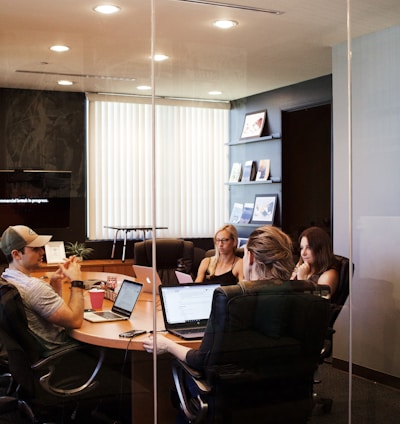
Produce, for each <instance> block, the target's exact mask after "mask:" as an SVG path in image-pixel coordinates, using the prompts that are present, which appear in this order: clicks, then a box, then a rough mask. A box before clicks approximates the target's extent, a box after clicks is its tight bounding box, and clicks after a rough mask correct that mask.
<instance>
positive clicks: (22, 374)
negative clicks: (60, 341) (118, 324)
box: [0, 282, 104, 423]
mask: <svg viewBox="0 0 400 424" xmlns="http://www.w3.org/2000/svg"><path fill="white" fill-rule="evenodd" d="M0 340H1V343H2V344H3V346H4V347H5V349H6V352H7V356H8V366H9V370H10V373H11V376H12V380H13V383H14V385H15V386H14V387H15V393H14V394H13V395H14V397H15V398H17V399H18V400H19V406H21V405H22V406H23V409H24V412H25V415H28V416H29V419H30V420H31V422H35V423H38V422H43V421H44V420H46V419H48V418H49V417H50V418H51V419H54V417H57V418H58V420H56V421H57V422H60V417H61V416H63V414H64V413H67V412H68V413H69V415H70V417H72V418H73V417H74V416H75V414H76V413H77V404H78V403H79V401H81V400H82V399H83V398H84V396H85V395H87V394H88V393H89V392H91V391H92V390H93V389H94V388H95V387H96V386H97V383H98V382H97V380H96V376H97V374H98V372H99V370H100V368H101V365H102V362H103V358H104V350H103V349H96V350H91V349H90V352H89V349H88V347H87V346H85V345H83V344H78V343H77V344H71V345H70V346H66V347H61V348H59V349H56V350H54V351H51V352H45V351H44V350H43V348H41V345H40V344H39V343H38V341H37V339H36V338H35V336H34V334H33V333H32V332H31V331H30V330H29V328H28V322H27V318H26V314H25V310H24V306H23V303H22V299H21V296H20V294H19V292H18V290H17V289H16V288H15V286H13V285H12V284H9V283H4V282H2V283H1V284H0ZM88 365H89V366H92V368H87V366H88ZM1 404H2V402H1V400H0V405H1ZM3 404H7V400H6V399H3ZM60 411H61V412H60ZM56 421H53V422H56ZM62 422H64V421H62Z"/></svg>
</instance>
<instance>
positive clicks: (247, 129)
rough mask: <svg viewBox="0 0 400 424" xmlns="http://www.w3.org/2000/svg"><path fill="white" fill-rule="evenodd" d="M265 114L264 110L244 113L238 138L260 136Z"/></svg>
mask: <svg viewBox="0 0 400 424" xmlns="http://www.w3.org/2000/svg"><path fill="white" fill-rule="evenodd" d="M266 116H267V111H266V110H262V111H259V112H253V113H248V114H246V117H245V118H244V124H243V131H242V135H241V137H240V139H241V140H243V139H244V138H250V137H260V136H261V134H262V132H263V129H264V125H265V118H266Z"/></svg>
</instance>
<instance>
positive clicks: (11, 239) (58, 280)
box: [0, 225, 84, 350]
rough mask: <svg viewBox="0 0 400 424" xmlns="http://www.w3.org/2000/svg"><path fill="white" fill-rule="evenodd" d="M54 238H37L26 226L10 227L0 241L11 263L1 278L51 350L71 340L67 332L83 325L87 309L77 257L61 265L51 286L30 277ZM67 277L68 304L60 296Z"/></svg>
mask: <svg viewBox="0 0 400 424" xmlns="http://www.w3.org/2000/svg"><path fill="white" fill-rule="evenodd" d="M51 238H52V236H48V235H38V234H37V233H36V232H35V231H33V230H32V229H31V228H29V227H26V226H25V225H15V226H10V227H8V228H7V229H6V230H5V231H4V233H3V235H2V236H1V240H0V248H1V250H2V251H3V253H4V255H5V256H6V258H7V262H8V264H9V266H8V268H6V269H5V271H4V272H3V274H2V277H3V278H4V279H5V280H6V281H7V282H9V283H11V284H13V285H14V286H15V287H16V288H17V289H18V291H19V293H20V295H21V298H22V301H23V303H24V306H25V312H26V315H27V319H28V325H29V328H30V329H31V331H32V332H33V333H35V334H36V335H37V337H38V339H39V341H40V342H41V343H42V345H43V346H44V348H45V349H48V350H51V349H53V348H56V347H59V346H60V345H63V344H65V343H68V342H71V341H72V339H70V338H69V337H68V335H67V334H66V332H65V329H68V328H79V327H80V326H81V325H82V321H83V309H84V303H83V287H84V286H83V282H82V274H81V270H80V265H79V263H78V261H77V259H76V258H75V257H71V258H69V259H66V260H65V261H64V263H62V264H60V265H59V266H58V269H57V271H55V272H54V274H53V275H52V276H51V278H50V283H47V282H46V281H44V280H42V279H40V278H35V277H31V275H30V273H31V272H33V271H35V270H37V269H38V267H39V264H40V263H41V262H42V260H43V256H44V253H45V251H44V245H45V244H47V243H48V242H49V241H50V239H51ZM64 278H67V279H69V280H70V281H71V295H70V299H69V301H68V303H67V302H65V301H64V300H63V298H62V297H61V289H62V281H63V279H64Z"/></svg>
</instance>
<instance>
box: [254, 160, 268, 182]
mask: <svg viewBox="0 0 400 424" xmlns="http://www.w3.org/2000/svg"><path fill="white" fill-rule="evenodd" d="M270 166H271V161H270V160H269V159H260V162H259V164H258V170H257V175H256V181H266V180H268V178H269V170H270Z"/></svg>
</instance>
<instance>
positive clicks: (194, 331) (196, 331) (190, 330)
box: [179, 328, 205, 334]
mask: <svg viewBox="0 0 400 424" xmlns="http://www.w3.org/2000/svg"><path fill="white" fill-rule="evenodd" d="M204 331H205V329H204V328H203V329H201V328H186V329H182V330H179V332H180V333H181V334H204Z"/></svg>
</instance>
